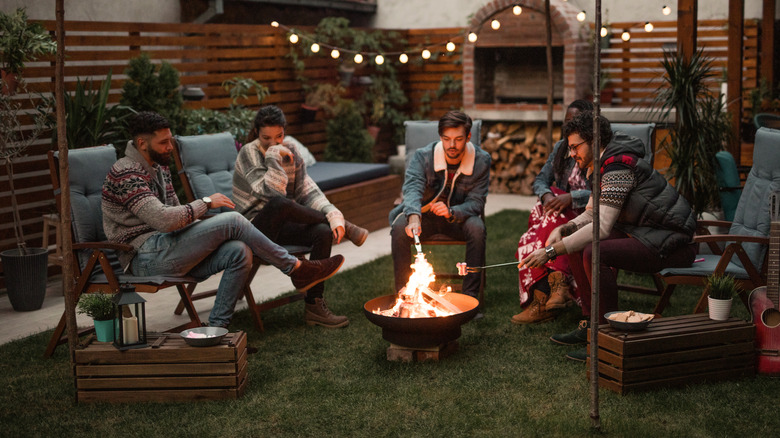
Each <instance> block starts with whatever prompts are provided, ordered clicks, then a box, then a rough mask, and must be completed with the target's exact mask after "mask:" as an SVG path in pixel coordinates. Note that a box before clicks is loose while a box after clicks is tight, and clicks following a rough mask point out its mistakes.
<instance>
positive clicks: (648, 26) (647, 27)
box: [645, 21, 653, 32]
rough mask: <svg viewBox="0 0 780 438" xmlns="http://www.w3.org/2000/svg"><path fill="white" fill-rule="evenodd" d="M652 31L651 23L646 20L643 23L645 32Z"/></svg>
mask: <svg viewBox="0 0 780 438" xmlns="http://www.w3.org/2000/svg"><path fill="white" fill-rule="evenodd" d="M652 31H653V23H651V22H649V21H648V22H646V23H645V32H652Z"/></svg>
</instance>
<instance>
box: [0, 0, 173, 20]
mask: <svg viewBox="0 0 780 438" xmlns="http://www.w3.org/2000/svg"><path fill="white" fill-rule="evenodd" d="M25 6H26V7H27V17H29V18H30V19H33V20H54V19H55V18H56V10H55V8H56V2H55V0H0V9H2V10H3V11H6V12H9V11H13V10H15V9H16V8H19V7H25ZM180 11H181V8H180V7H179V0H65V20H75V21H125V22H149V23H178V22H179V21H180V20H181V12H180Z"/></svg>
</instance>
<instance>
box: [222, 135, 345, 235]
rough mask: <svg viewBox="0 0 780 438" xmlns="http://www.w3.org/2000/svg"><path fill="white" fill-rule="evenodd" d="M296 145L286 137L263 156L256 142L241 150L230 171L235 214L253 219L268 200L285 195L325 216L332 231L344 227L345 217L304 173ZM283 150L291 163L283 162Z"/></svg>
mask: <svg viewBox="0 0 780 438" xmlns="http://www.w3.org/2000/svg"><path fill="white" fill-rule="evenodd" d="M295 143H296V141H295V140H294V139H292V137H289V136H288V137H285V139H284V143H283V144H282V145H277V146H271V147H269V148H268V150H266V151H265V153H263V151H262V150H261V149H260V141H259V139H258V140H255V141H253V142H251V143H248V144H246V145H244V147H242V148H241V150H240V151H239V152H238V157H237V158H236V168H235V170H234V171H233V201H234V202H235V203H236V211H238V212H239V213H241V214H242V215H244V216H245V217H246V218H247V219H249V220H252V219H254V217H255V216H256V215H257V213H258V212H259V211H260V210H262V209H263V207H264V206H265V204H266V203H267V202H268V200H269V199H270V198H272V197H274V196H284V197H287V198H289V199H292V200H294V201H295V202H297V203H299V204H301V205H305V206H307V207H310V208H312V209H314V210H317V211H321V212H322V213H324V214H325V216H326V217H327V218H328V223H329V224H330V227H331V229H336V228H337V227H339V226H342V227H343V226H344V216H343V215H342V213H341V211H339V210H338V209H337V208H336V207H335V206H334V205H333V204H331V203H330V201H328V198H326V197H325V195H324V194H323V193H322V191H321V190H320V188H319V187H318V186H317V183H315V182H314V180H312V179H311V177H309V175H308V174H307V173H306V165H305V164H304V162H303V159H302V158H301V154H300V153H299V152H298V150H297V149H296V147H295V146H294V145H295ZM282 148H287V149H289V150H290V151H292V153H293V159H292V160H290V159H289V158H288V159H286V160H283V159H282V155H281V154H280V153H279V152H280V151H281V150H282Z"/></svg>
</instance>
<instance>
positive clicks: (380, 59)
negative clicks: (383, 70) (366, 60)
mask: <svg viewBox="0 0 780 438" xmlns="http://www.w3.org/2000/svg"><path fill="white" fill-rule="evenodd" d="M374 62H376V65H382V64H384V63H385V57H384V56H382V55H376V58H374Z"/></svg>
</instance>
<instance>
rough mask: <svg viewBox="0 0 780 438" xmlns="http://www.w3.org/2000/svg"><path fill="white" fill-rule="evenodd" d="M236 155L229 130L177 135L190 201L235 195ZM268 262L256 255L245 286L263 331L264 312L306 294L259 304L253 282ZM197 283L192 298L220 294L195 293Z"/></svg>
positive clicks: (176, 153)
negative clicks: (262, 315) (251, 285)
mask: <svg viewBox="0 0 780 438" xmlns="http://www.w3.org/2000/svg"><path fill="white" fill-rule="evenodd" d="M237 156H238V151H237V149H236V142H235V140H234V139H233V136H232V135H231V134H230V133H228V132H223V133H220V134H207V135H193V136H176V141H175V142H174V150H173V157H174V160H175V161H176V166H177V168H178V169H179V171H178V172H179V178H180V179H181V182H182V188H183V189H184V193H185V195H186V197H187V200H188V201H193V200H195V199H200V198H203V197H204V196H210V195H212V194H214V193H222V194H223V195H226V196H232V194H233V170H234V169H235V164H236V157H237ZM226 210H227V209H225V211H226ZM220 211H221V210H220V209H214V210H212V211H211V212H210V213H212V214H218V213H220ZM284 248H285V249H287V251H288V252H289V253H290V254H293V255H295V256H299V257H303V256H304V255H305V254H307V253H309V252H310V251H311V248H310V247H306V246H298V245H285V246H284ZM267 264H268V263H266V262H265V261H263V260H262V259H260V258H259V257H256V256H255V257H254V258H253V263H252V270H251V271H250V273H249V281H248V282H247V284H246V285H245V286H244V298H245V299H246V302H247V307H248V308H249V311H250V312H251V313H252V317H253V318H254V321H255V326H256V327H257V329H258V330H259V331H261V332H263V331H264V330H265V327H264V325H263V319H262V317H261V315H260V313H261V312H264V311H266V310H269V309H273V308H275V307H279V306H282V305H285V304H289V303H293V302H295V301H299V300H302V299H303V297H304V294H301V293H296V294H293V295H289V296H284V297H280V298H276V299H273V300H270V301H266V302H264V303H261V304H257V303H256V301H255V298H254V294H253V293H252V288H251V287H250V283H251V282H252V279H254V277H255V275H256V274H257V270H258V269H260V266H263V265H267ZM195 286H196V284H192V285H190V286H189V287H188V288H187V294H188V296H189V297H190V298H191V299H192V300H193V301H195V300H200V299H203V298H208V297H211V296H214V295H216V293H217V291H216V290H208V291H202V292H198V293H194V290H195ZM185 305H186V303H185V301H184V300H182V301H181V302H180V303H179V305H178V306H177V307H176V310H175V311H174V313H176V314H177V315H178V314H181V313H182V311H183V310H184V308H185Z"/></svg>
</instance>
